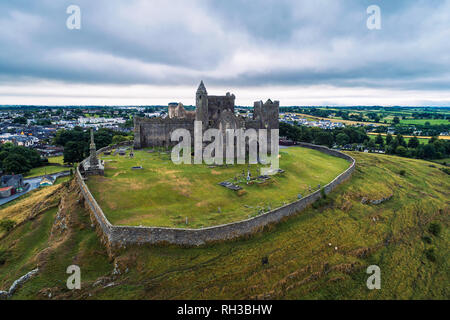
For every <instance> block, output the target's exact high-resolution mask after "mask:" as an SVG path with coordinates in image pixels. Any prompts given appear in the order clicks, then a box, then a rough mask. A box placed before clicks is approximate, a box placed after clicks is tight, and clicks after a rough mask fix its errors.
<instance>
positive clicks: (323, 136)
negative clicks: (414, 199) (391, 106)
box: [280, 122, 450, 160]
mask: <svg viewBox="0 0 450 320" xmlns="http://www.w3.org/2000/svg"><path fill="white" fill-rule="evenodd" d="M280 136H285V137H287V138H288V139H291V140H293V141H301V142H308V143H314V144H318V145H325V146H327V147H333V146H339V147H342V146H345V145H353V146H355V145H361V146H362V147H363V148H364V149H369V150H384V151H385V152H386V153H387V154H395V155H398V156H402V157H408V158H418V159H427V160H430V159H443V158H448V157H450V140H441V139H438V138H437V137H432V138H431V139H429V140H428V143H425V144H423V143H420V140H419V139H418V138H417V137H415V136H414V137H412V138H410V139H409V141H408V142H406V140H405V138H404V137H403V136H402V135H401V134H398V135H396V136H392V135H391V134H388V135H387V136H386V141H385V140H384V139H383V137H382V136H381V134H378V135H377V136H376V137H375V139H370V137H369V136H368V135H367V132H366V130H365V129H364V128H363V127H345V128H337V129H334V130H324V129H320V128H316V127H305V126H297V125H291V124H288V123H284V122H281V123H280Z"/></svg>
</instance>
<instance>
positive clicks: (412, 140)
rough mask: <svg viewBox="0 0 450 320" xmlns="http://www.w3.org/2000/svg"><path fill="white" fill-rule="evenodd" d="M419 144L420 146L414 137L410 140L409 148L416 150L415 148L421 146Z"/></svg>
mask: <svg viewBox="0 0 450 320" xmlns="http://www.w3.org/2000/svg"><path fill="white" fill-rule="evenodd" d="M419 144H420V141H419V139H418V138H417V137H416V136H414V137H412V138H411V139H409V141H408V148H413V149H415V148H417V147H418V146H419Z"/></svg>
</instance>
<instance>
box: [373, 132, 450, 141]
mask: <svg viewBox="0 0 450 320" xmlns="http://www.w3.org/2000/svg"><path fill="white" fill-rule="evenodd" d="M367 134H368V135H370V136H377V135H378V133H375V132H368V133H367ZM380 134H381V135H382V136H383V137H385V136H387V134H386V133H380ZM393 137H395V135H393ZM412 137H413V136H408V135H404V136H403V138H405V140H406V141H408V140H409V139H410V138H412ZM417 138H418V139H419V140H420V142H421V143H422V142H424V141H425V140H429V139H431V137H427V136H417ZM437 138H438V139H443V140H450V136H438V137H437Z"/></svg>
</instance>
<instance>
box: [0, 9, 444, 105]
mask: <svg viewBox="0 0 450 320" xmlns="http://www.w3.org/2000/svg"><path fill="white" fill-rule="evenodd" d="M72 4H74V5H78V6H79V7H80V8H81V29H80V30H69V29H68V28H67V27H66V20H67V18H68V17H69V14H67V13H66V9H67V7H68V6H69V5H72ZM373 4H376V5H378V6H379V7H380V9H381V29H380V30H369V29H368V28H367V26H366V21H367V18H368V17H369V14H367V12H366V9H367V7H368V6H370V5H373ZM202 79H203V81H204V82H205V85H206V88H207V89H208V92H209V93H210V94H225V92H227V91H230V92H233V93H234V94H235V95H236V104H238V105H253V101H255V100H260V99H262V100H266V99H268V98H271V99H273V100H280V103H281V105H324V104H326V105H436V106H442V105H446V106H450V0H447V1H445V0H423V1H421V0H419V1H415V0H404V1H403V0H395V1H393V0H386V1H383V0H370V1H365V0H308V1H306V0H303V1H300V0H273V1H272V0H227V1H223V0H214V1H212V0H210V1H208V0H198V1H196V0H189V1H187V0H127V1H125V0H120V1H119V0H95V1H92V0H91V1H88V0H77V1H75V0H72V1H61V0H58V1H56V0H33V1H30V0H2V1H1V2H0V105H3V104H34V105H36V104H39V105H47V104H50V105H86V104H95V105H135V104H138V105H153V104H167V103H168V102H172V101H177V102H183V103H184V104H193V103H194V99H195V91H196V88H197V86H198V84H199V82H200V80H202Z"/></svg>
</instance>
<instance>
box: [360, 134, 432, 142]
mask: <svg viewBox="0 0 450 320" xmlns="http://www.w3.org/2000/svg"><path fill="white" fill-rule="evenodd" d="M369 137H370V138H371V139H372V140H375V139H376V138H377V136H376V135H369ZM382 137H383V140H384V142H385V143H386V136H382ZM393 138H395V136H393ZM403 139H405V141H406V143H408V142H409V140H410V139H411V138H405V137H404V138H403ZM428 140H430V139H427V138H419V142H420V143H423V144H427V143H428Z"/></svg>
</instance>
